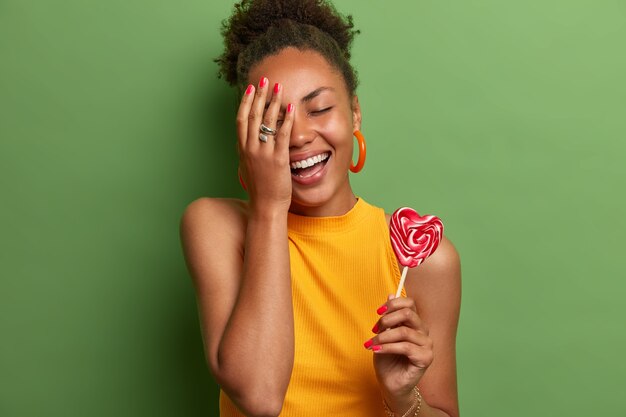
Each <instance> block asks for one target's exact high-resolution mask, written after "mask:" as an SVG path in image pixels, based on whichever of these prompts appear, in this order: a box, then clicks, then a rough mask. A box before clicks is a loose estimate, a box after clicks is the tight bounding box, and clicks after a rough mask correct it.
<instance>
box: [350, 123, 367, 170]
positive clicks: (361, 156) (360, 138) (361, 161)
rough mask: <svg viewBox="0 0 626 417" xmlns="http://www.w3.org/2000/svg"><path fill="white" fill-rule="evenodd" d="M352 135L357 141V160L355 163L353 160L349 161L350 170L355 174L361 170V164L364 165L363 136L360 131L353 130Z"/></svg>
mask: <svg viewBox="0 0 626 417" xmlns="http://www.w3.org/2000/svg"><path fill="white" fill-rule="evenodd" d="M353 135H354V137H356V141H357V142H358V143H359V160H358V161H357V163H356V165H354V163H353V162H350V171H352V172H354V173H355V174H356V173H357V172H359V171H361V170H362V169H363V166H364V165H365V155H366V151H365V138H364V137H363V134H362V133H361V131H360V130H355V131H354V133H353Z"/></svg>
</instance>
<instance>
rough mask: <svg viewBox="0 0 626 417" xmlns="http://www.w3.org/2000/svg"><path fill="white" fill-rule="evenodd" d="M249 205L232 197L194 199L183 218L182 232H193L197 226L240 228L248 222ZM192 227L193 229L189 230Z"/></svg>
mask: <svg viewBox="0 0 626 417" xmlns="http://www.w3.org/2000/svg"><path fill="white" fill-rule="evenodd" d="M247 208H248V205H247V203H246V202H245V201H243V200H237V199H232V198H209V197H202V198H199V199H197V200H194V201H192V202H191V203H190V204H189V205H188V206H187V208H186V209H185V212H184V213H183V216H182V219H181V224H180V225H181V232H193V231H194V230H195V229H196V228H197V227H200V228H202V227H218V228H220V227H219V225H222V227H223V228H235V229H240V228H241V227H242V226H244V227H245V224H246V222H247ZM188 229H191V230H188Z"/></svg>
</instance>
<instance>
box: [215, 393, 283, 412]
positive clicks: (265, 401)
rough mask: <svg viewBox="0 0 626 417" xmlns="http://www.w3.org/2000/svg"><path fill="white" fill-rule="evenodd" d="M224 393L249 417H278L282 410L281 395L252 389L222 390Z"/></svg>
mask: <svg viewBox="0 0 626 417" xmlns="http://www.w3.org/2000/svg"><path fill="white" fill-rule="evenodd" d="M222 388H223V389H224V388H225V387H222ZM224 392H225V393H226V395H228V397H229V398H230V399H231V401H232V402H233V403H234V404H235V405H236V406H237V408H239V409H240V410H241V412H242V413H243V414H244V415H246V416H249V417H278V415H280V412H281V411H282V409H283V402H284V399H285V396H284V394H281V393H274V394H272V393H271V392H268V391H264V390H254V389H247V390H246V392H242V391H240V392H235V391H230V390H228V389H224Z"/></svg>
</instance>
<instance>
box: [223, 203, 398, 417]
mask: <svg viewBox="0 0 626 417" xmlns="http://www.w3.org/2000/svg"><path fill="white" fill-rule="evenodd" d="M288 229H289V256H290V264H291V283H292V294H293V308H294V320H295V328H294V332H295V355H294V367H293V371H292V374H291V379H290V381H289V387H288V389H287V395H286V397H285V402H284V405H283V411H282V412H281V414H280V415H281V416H283V417H309V416H316V417H318V416H342V417H351V416H354V417H369V416H371V417H381V416H384V415H385V414H384V411H383V405H382V396H381V393H380V389H379V387H378V382H377V381H376V375H375V373H374V367H373V364H372V355H373V353H372V352H370V351H368V350H366V349H365V348H364V347H363V343H364V342H365V341H366V340H367V339H369V338H371V337H373V336H374V334H373V333H372V331H371V329H372V327H373V326H374V324H375V323H376V321H377V320H378V318H379V316H378V315H377V314H376V309H377V308H378V307H380V306H381V305H382V304H384V303H385V301H386V299H387V295H388V294H393V293H395V291H396V289H397V286H398V282H399V280H400V271H399V269H398V264H397V260H396V257H395V254H394V252H393V249H392V247H391V243H390V240H389V228H388V226H387V222H386V220H385V213H384V211H383V210H382V209H380V208H377V207H374V206H371V205H369V204H367V203H366V202H365V201H363V200H362V199H359V200H358V201H357V203H356V204H355V205H354V207H353V208H352V209H351V210H350V211H349V212H348V213H346V214H345V215H343V216H338V217H322V218H320V217H303V216H298V215H295V214H291V213H290V214H289V218H288ZM220 416H222V417H231V416H242V414H241V413H239V412H238V410H237V409H236V407H235V406H234V405H233V403H232V402H231V401H230V399H229V398H228V396H226V395H225V393H224V392H223V391H222V392H221V393H220Z"/></svg>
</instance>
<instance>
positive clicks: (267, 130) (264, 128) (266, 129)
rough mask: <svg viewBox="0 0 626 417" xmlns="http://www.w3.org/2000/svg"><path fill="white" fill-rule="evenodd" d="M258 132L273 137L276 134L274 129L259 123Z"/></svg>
mask: <svg viewBox="0 0 626 417" xmlns="http://www.w3.org/2000/svg"><path fill="white" fill-rule="evenodd" d="M259 130H260V131H261V133H265V134H266V135H275V134H276V129H272V128H271V127H267V126H265V125H264V124H263V123H261V127H260V128H259Z"/></svg>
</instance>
